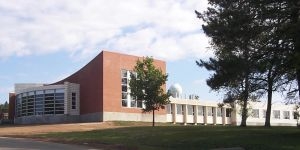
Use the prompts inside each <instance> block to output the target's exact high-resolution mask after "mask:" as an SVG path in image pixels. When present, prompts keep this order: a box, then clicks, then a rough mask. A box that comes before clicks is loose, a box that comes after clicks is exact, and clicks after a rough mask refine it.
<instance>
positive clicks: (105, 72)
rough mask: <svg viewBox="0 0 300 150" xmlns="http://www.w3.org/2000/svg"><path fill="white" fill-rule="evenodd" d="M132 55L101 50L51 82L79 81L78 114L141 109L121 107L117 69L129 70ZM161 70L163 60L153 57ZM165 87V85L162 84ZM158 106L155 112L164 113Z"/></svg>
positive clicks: (119, 72) (132, 61) (134, 59)
mask: <svg viewBox="0 0 300 150" xmlns="http://www.w3.org/2000/svg"><path fill="white" fill-rule="evenodd" d="M138 58H141V57H136V56H131V55H125V54H119V53H114V52H108V51H102V52H101V53H100V54H99V55H98V56H96V57H95V58H94V59H93V60H92V61H91V62H89V63H88V64H87V65H86V66H84V67H83V68H82V69H81V70H79V71H77V72H76V73H74V74H73V75H71V76H69V77H67V78H66V79H64V80H61V81H59V82H57V83H54V84H63V83H64V82H66V81H67V82H71V83H78V84H80V114H87V113H94V112H103V111H106V112H128V113H141V112H142V110H141V109H139V108H125V107H122V105H121V69H126V70H133V67H134V66H135V64H136V61H137V59H138ZM154 65H156V66H158V67H159V68H160V69H161V70H162V71H163V72H164V73H165V72H166V64H165V62H164V61H159V60H154ZM163 88H164V89H166V87H165V85H164V87H163ZM165 113H166V111H165V110H164V109H163V110H160V111H159V112H158V114H165Z"/></svg>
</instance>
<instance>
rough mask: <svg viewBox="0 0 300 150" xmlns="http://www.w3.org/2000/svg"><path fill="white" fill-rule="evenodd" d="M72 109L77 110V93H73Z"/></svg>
mask: <svg viewBox="0 0 300 150" xmlns="http://www.w3.org/2000/svg"><path fill="white" fill-rule="evenodd" d="M72 109H76V93H72Z"/></svg>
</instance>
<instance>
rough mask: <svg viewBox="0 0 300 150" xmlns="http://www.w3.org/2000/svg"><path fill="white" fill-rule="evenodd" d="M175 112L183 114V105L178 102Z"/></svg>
mask: <svg viewBox="0 0 300 150" xmlns="http://www.w3.org/2000/svg"><path fill="white" fill-rule="evenodd" d="M177 114H179V115H182V114H183V105H180V104H178V105H177Z"/></svg>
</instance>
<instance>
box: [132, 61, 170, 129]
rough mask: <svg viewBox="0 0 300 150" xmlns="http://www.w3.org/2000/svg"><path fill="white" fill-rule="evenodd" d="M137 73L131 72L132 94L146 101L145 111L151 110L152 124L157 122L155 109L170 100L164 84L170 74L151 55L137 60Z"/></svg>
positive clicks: (135, 70)
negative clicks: (157, 65)
mask: <svg viewBox="0 0 300 150" xmlns="http://www.w3.org/2000/svg"><path fill="white" fill-rule="evenodd" d="M133 71H134V72H136V74H131V80H130V82H129V86H130V90H131V91H130V95H131V96H133V97H136V99H137V100H139V101H143V102H144V103H145V106H146V107H145V108H144V109H143V111H144V112H151V111H152V113H153V114H152V115H153V119H152V126H154V124H155V110H159V109H160V108H164V106H165V105H166V104H168V103H169V102H170V100H169V97H170V95H169V94H168V93H166V92H165V90H164V89H163V88H162V86H163V85H164V84H165V83H166V81H167V78H168V75H166V74H164V73H163V72H162V71H161V69H159V68H156V67H155V66H154V65H153V59H152V58H150V57H146V58H143V59H142V60H137V62H136V66H135V67H134V69H133Z"/></svg>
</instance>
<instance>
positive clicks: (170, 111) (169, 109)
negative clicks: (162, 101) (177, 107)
mask: <svg viewBox="0 0 300 150" xmlns="http://www.w3.org/2000/svg"><path fill="white" fill-rule="evenodd" d="M166 107H167V114H172V106H171V104H167V105H166Z"/></svg>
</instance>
